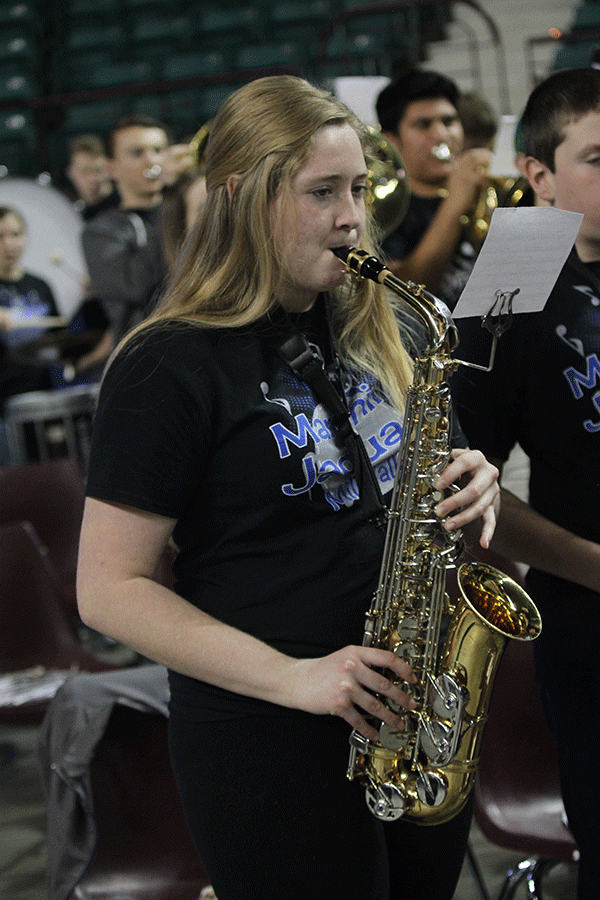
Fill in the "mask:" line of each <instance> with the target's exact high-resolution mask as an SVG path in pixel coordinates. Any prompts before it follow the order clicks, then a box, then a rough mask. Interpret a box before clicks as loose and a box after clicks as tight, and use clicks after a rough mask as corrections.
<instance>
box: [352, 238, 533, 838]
mask: <svg viewBox="0 0 600 900" xmlns="http://www.w3.org/2000/svg"><path fill="white" fill-rule="evenodd" d="M334 253H335V254H336V255H337V256H338V257H339V258H340V259H341V260H342V261H343V262H344V264H345V266H346V269H347V271H348V272H349V273H350V275H351V276H352V277H354V278H357V279H361V278H362V279H371V280H373V281H376V282H378V283H380V284H383V285H385V286H386V287H387V288H388V289H389V290H390V291H392V292H393V293H394V294H396V295H397V296H398V297H399V299H400V301H401V302H402V303H403V304H405V305H406V306H408V307H409V308H410V309H411V310H412V311H413V312H414V313H416V314H417V315H418V316H419V317H420V319H421V320H422V322H423V323H424V325H425V328H426V330H427V336H428V348H427V350H426V351H425V352H424V353H422V354H421V355H420V356H419V358H417V359H416V360H415V363H414V366H415V368H414V379H413V383H412V385H411V387H410V388H409V390H408V394H407V403H406V410H405V416H404V426H403V433H402V439H401V444H400V449H399V465H398V470H397V475H396V480H395V484H394V488H393V492H392V499H391V502H390V506H389V508H388V510H387V525H386V535H385V543H384V551H383V559H382V565H381V572H380V577H379V582H378V587H377V589H376V591H375V594H374V596H373V600H372V603H371V607H370V609H369V610H368V612H367V614H366V620H365V630H364V638H363V644H365V645H366V646H373V647H378V648H383V649H386V650H391V651H392V652H393V653H395V654H396V655H397V656H398V657H399V658H401V659H403V660H405V661H406V662H407V663H409V664H410V666H411V667H412V670H413V672H414V673H415V675H416V676H417V684H416V685H410V684H408V683H406V682H403V681H399V682H398V679H397V677H396V676H392V673H391V672H389V671H386V673H385V674H386V675H387V676H388V677H390V676H392V677H393V678H394V679H395V680H396V681H397V682H398V683H399V684H400V686H401V687H402V690H403V691H405V692H406V693H408V694H410V695H411V696H412V697H413V698H414V700H415V701H416V703H417V706H416V708H415V709H413V710H405V709H403V708H400V707H397V706H396V705H395V704H392V703H391V702H390V701H387V700H386V699H385V698H383V697H380V698H379V699H381V700H382V701H383V702H386V703H387V704H388V706H389V707H390V708H392V709H393V710H394V712H395V713H396V714H398V715H400V716H401V718H402V722H403V727H402V729H400V730H396V729H392V728H391V727H390V726H388V725H387V724H385V723H376V727H379V739H378V740H377V741H370V740H368V739H366V738H365V737H363V735H361V734H360V733H358V732H357V731H353V732H352V734H351V737H350V745H351V749H350V758H349V763H348V772H347V774H348V777H349V778H350V779H358V780H359V781H360V782H362V783H363V785H364V787H365V789H366V800H367V804H368V806H369V808H370V810H371V812H372V813H373V814H374V815H375V816H376V817H377V818H380V819H382V820H394V819H398V818H400V817H401V816H403V817H404V818H405V819H406V820H410V821H414V822H417V823H420V824H440V823H442V822H445V821H447V820H449V819H451V818H452V817H453V816H455V815H456V814H457V813H458V812H460V810H461V809H462V808H463V806H464V805H465V803H466V802H467V799H468V797H469V794H470V791H471V789H472V787H473V784H474V779H475V774H476V770H477V765H478V760H479V753H480V748H481V741H482V738H483V729H484V725H485V722H486V719H487V713H488V708H489V701H490V697H491V691H492V687H493V683H494V678H495V674H496V671H497V668H498V664H499V662H500V660H501V658H502V653H503V651H504V648H505V646H506V643H507V642H508V640H509V639H516V640H532V639H534V638H536V637H537V636H538V634H539V633H540V631H541V619H540V615H539V612H538V610H537V608H536V606H535V604H534V603H533V601H532V600H531V598H530V597H529V596H528V594H527V593H526V592H525V591H524V590H523V589H522V588H521V587H520V586H519V585H518V584H517V582H516V581H514V580H513V579H511V578H509V577H508V576H507V575H505V574H504V573H503V572H501V571H500V570H498V569H496V568H493V567H492V566H489V565H487V564H484V563H462V564H461V565H459V560H460V557H461V555H462V552H463V543H462V539H461V534H460V532H456V531H455V532H447V531H446V530H445V529H444V528H443V523H442V522H441V521H440V520H439V518H438V517H437V516H436V514H435V507H436V506H437V504H438V503H439V502H440V500H441V499H442V495H441V494H440V492H439V491H438V490H437V489H436V487H435V485H436V481H437V477H438V475H439V474H440V472H441V471H442V469H443V468H444V467H445V465H446V463H447V462H448V459H449V458H450V419H451V397H450V386H449V383H448V382H449V377H450V375H451V374H452V373H453V372H454V371H455V370H456V369H457V367H458V366H459V365H461V364H465V365H471V364H470V363H463V361H460V360H457V359H455V358H454V357H453V355H452V354H453V352H454V350H455V349H456V347H457V345H458V336H457V331H456V327H455V325H454V323H453V321H452V317H451V315H450V311H449V310H448V308H447V307H446V306H445V304H443V303H442V302H441V301H440V300H439V299H438V298H437V297H435V296H433V295H432V294H430V293H428V292H427V291H425V290H424V289H423V288H422V287H419V286H416V285H414V284H411V283H410V282H408V283H405V282H402V281H401V280H400V279H398V278H396V277H395V276H394V275H392V273H391V272H390V271H389V269H387V268H386V266H385V265H384V264H383V263H382V262H381V261H380V260H379V259H377V258H376V257H374V256H369V255H368V254H367V253H366V252H365V251H363V250H358V249H355V248H351V249H349V248H347V247H344V248H339V249H336V250H334ZM457 566H458V571H457V574H456V578H457V582H458V589H459V590H458V600H457V601H456V602H455V603H454V604H452V603H451V602H450V599H449V595H448V592H447V589H446V588H447V573H448V572H449V570H452V569H455V568H457Z"/></svg>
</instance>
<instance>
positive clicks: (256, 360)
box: [78, 76, 498, 900]
mask: <svg viewBox="0 0 600 900" xmlns="http://www.w3.org/2000/svg"><path fill="white" fill-rule="evenodd" d="M369 140H370V138H369V135H368V132H367V130H366V128H365V127H364V126H363V125H362V124H361V123H360V122H359V121H358V120H357V119H356V118H355V117H354V116H353V114H352V113H351V112H350V111H349V110H348V109H347V108H346V107H345V106H343V105H342V104H340V103H339V102H338V101H337V100H335V98H333V97H332V96H331V95H330V94H328V93H326V92H324V91H321V90H319V89H317V88H315V87H313V86H311V85H310V84H308V83H307V82H305V81H303V80H302V79H299V78H294V77H291V76H273V77H267V78H264V79H258V80H257V81H253V82H250V83H249V84H247V85H245V86H243V87H242V88H240V89H239V90H238V91H236V92H235V93H234V94H232V95H231V96H230V97H229V98H228V99H227V100H226V101H225V103H224V105H223V106H222V107H221V110H220V111H219V113H218V115H217V117H216V119H215V121H214V124H213V127H212V129H211V134H210V138H209V141H208V148H207V154H206V184H207V191H208V197H207V200H206V202H205V204H204V206H203V208H202V211H201V213H200V218H199V221H198V223H197V224H196V226H195V228H194V230H193V232H192V239H191V240H190V241H189V242H188V244H187V246H186V249H185V251H184V256H183V259H182V260H180V262H179V264H178V266H177V268H176V273H175V276H174V279H173V282H172V284H171V285H170V287H169V290H168V291H167V294H166V296H165V297H164V298H163V301H162V302H161V305H160V307H159V308H158V310H157V311H156V312H155V313H154V314H153V315H152V316H150V317H149V319H147V320H146V322H144V323H143V324H142V325H140V327H139V328H138V329H137V330H136V331H134V332H133V333H132V334H131V335H129V336H128V338H127V339H126V340H125V342H124V344H123V346H122V347H121V349H120V350H117V353H116V355H115V357H114V358H113V360H112V361H111V363H110V365H109V366H108V369H107V372H106V374H105V377H104V381H103V385H102V390H101V396H100V400H99V405H98V412H97V416H96V420H95V425H94V439H93V443H94V447H93V450H92V459H91V462H90V467H89V475H88V486H87V490H88V497H87V501H86V507H85V513H84V523H83V528H82V533H81V544H80V559H79V573H78V596H79V604H80V612H81V616H82V617H83V619H84V621H86V622H87V623H88V624H89V625H91V626H92V627H94V628H96V629H99V630H100V631H102V632H106V633H109V634H111V635H113V636H114V637H115V638H117V639H118V640H120V641H122V642H123V643H125V644H128V645H131V646H133V647H136V648H137V649H138V650H139V651H140V652H141V653H143V654H144V656H146V657H149V658H152V659H155V660H158V661H160V662H161V663H163V664H165V665H166V666H167V667H168V668H169V671H170V685H171V705H170V717H169V729H170V747H171V754H172V760H173V765H174V772H175V776H176V779H177V782H178V785H179V789H180V792H181V795H182V799H183V803H184V808H185V811H186V816H187V820H188V823H189V826H190V829H191V832H192V834H193V836H194V840H195V842H196V845H197V847H198V850H199V852H200V855H201V857H202V859H203V861H204V864H205V866H206V868H207V870H208V872H209V874H210V878H211V883H212V885H213V887H214V890H215V893H216V895H217V896H218V897H219V900H240V898H242V897H243V898H244V900H281V898H282V896H285V898H286V900H305V898H306V897H307V896H308V895H311V896H315V895H316V896H318V897H320V898H323V900H325V898H331V897H344V898H345V900H366V898H371V900H385V898H388V897H390V898H394V900H399V898H401V897H427V898H428V900H441V898H445V900H450V898H451V897H452V894H453V892H454V888H455V884H456V881H457V880H458V877H459V874H460V869H461V865H462V860H463V855H464V851H465V848H466V840H467V835H468V830H469V820H470V812H469V809H466V810H465V811H464V813H461V814H459V816H458V817H457V818H456V819H453V820H452V821H451V822H449V823H447V824H444V825H439V826H432V827H430V828H422V827H420V826H418V825H411V824H408V823H405V822H402V820H399V821H397V822H393V823H386V824H385V826H384V824H383V823H382V822H381V821H379V820H377V819H376V818H375V817H374V816H373V815H372V814H371V812H370V811H369V809H368V807H367V804H366V803H365V799H364V790H363V788H362V787H361V786H360V785H359V784H358V783H356V782H355V783H352V784H351V783H349V782H348V780H347V778H346V768H347V762H348V750H349V747H348V738H349V735H350V730H351V728H352V727H354V728H357V729H358V730H359V731H360V732H362V733H363V734H364V735H366V736H368V737H374V736H376V735H377V734H378V732H377V730H376V729H375V728H374V727H373V725H371V724H369V722H368V721H367V720H366V719H365V715H364V712H365V711H368V712H369V713H371V714H373V715H374V716H375V717H376V718H378V719H382V720H385V721H386V722H388V723H391V724H392V726H394V725H396V726H397V725H398V722H399V718H398V716H397V715H396V713H395V712H392V711H391V710H390V709H389V708H387V707H386V706H385V705H384V704H382V703H381V701H380V700H379V699H377V697H375V696H374V694H373V692H380V693H381V694H382V695H383V696H385V697H387V698H391V699H393V700H394V701H395V702H396V703H397V704H399V705H400V706H409V707H413V706H414V701H413V700H412V699H411V698H410V697H409V696H408V695H407V693H406V692H405V691H404V690H403V689H402V688H401V687H400V686H399V685H398V684H394V683H392V682H391V681H390V680H389V679H388V678H386V677H384V676H382V675H381V674H380V673H378V672H377V671H376V670H375V669H374V668H372V667H373V666H376V667H377V666H384V667H389V669H390V671H392V672H394V673H395V675H396V676H398V677H400V678H402V679H408V680H409V681H412V680H414V676H413V675H412V674H411V672H410V669H409V667H408V665H407V664H406V663H405V662H404V661H402V660H400V659H399V658H397V657H396V656H395V655H394V654H393V653H391V652H389V651H387V650H382V649H378V648H375V647H365V646H362V636H363V631H364V620H365V613H366V610H367V608H368V606H369V604H370V600H371V597H372V593H373V590H374V587H375V584H376V581H377V578H378V574H379V568H380V563H381V557H382V548H383V542H384V534H383V532H382V529H381V528H378V527H377V526H376V525H375V524H374V523H373V522H372V521H371V519H370V518H369V517H368V515H367V512H366V510H365V507H364V505H363V504H364V499H365V498H364V496H361V495H360V494H359V492H358V487H357V480H356V474H357V473H356V472H355V471H354V469H353V467H352V464H351V463H350V462H349V458H348V455H347V451H346V450H345V449H344V445H343V444H341V445H340V443H339V440H340V439H339V437H338V436H336V433H335V429H334V428H333V425H332V419H331V416H330V415H329V413H328V411H327V409H326V408H325V407H324V406H323V405H322V403H321V402H320V401H319V400H318V398H317V397H316V396H315V394H314V393H313V392H312V390H311V388H309V386H308V385H307V384H306V382H305V381H303V380H302V379H301V378H299V377H298V376H296V375H295V373H294V371H293V370H292V368H291V367H290V366H289V365H288V363H287V362H285V361H284V359H282V358H281V356H280V354H279V352H278V349H277V346H278V344H279V341H280V339H281V335H282V333H283V334H285V335H286V336H287V335H288V334H289V333H295V330H298V331H299V332H300V333H301V334H305V335H306V337H307V340H308V341H309V342H310V343H311V344H312V345H313V346H315V347H318V348H319V353H320V354H322V356H323V359H324V360H325V362H326V365H327V366H328V368H329V371H330V372H331V375H332V377H333V378H334V381H335V384H337V385H338V388H337V389H338V391H340V392H342V391H343V395H344V396H345V397H346V398H347V402H348V403H349V408H350V409H351V410H353V417H354V420H355V424H356V428H357V430H358V432H359V433H360V434H361V435H362V438H363V439H364V440H365V441H366V442H367V446H370V448H371V453H372V457H373V458H372V461H371V465H372V466H373V475H374V477H375V478H377V479H378V482H379V484H380V486H381V490H382V492H383V494H384V495H389V492H390V491H391V487H392V482H393V476H392V471H393V469H394V467H395V464H396V463H395V454H396V453H397V449H398V441H399V437H400V432H401V422H402V410H403V408H404V405H405V399H406V390H407V385H408V384H409V383H410V380H411V377H412V372H411V370H412V365H411V360H410V357H409V355H408V353H407V351H406V350H405V349H404V347H403V343H402V337H401V333H400V329H399V327H398V324H397V321H396V318H395V315H394V310H393V306H392V301H391V299H390V298H389V297H388V296H387V294H386V292H385V291H384V289H383V288H381V287H380V286H379V285H376V284H374V283H373V282H367V281H363V282H361V283H360V284H358V283H356V282H354V281H352V280H350V278H349V277H348V276H347V275H346V274H345V271H344V268H343V266H342V264H341V262H340V260H339V259H338V257H337V256H336V255H335V254H334V252H333V250H334V249H335V248H338V247H340V246H343V247H350V246H352V245H359V246H362V247H365V248H370V247H371V246H372V244H371V240H370V238H369V234H370V230H371V228H370V221H369V220H368V216H367V210H366V203H365V193H366V191H367V188H368V160H367V158H366V155H365V154H366V152H367V147H368V143H369ZM336 373H337V374H336ZM332 428H333V430H332ZM376 448H377V449H376ZM367 464H369V463H367ZM496 476H497V472H496V470H495V469H494V468H493V467H491V466H490V465H489V464H488V463H487V462H486V461H485V459H484V457H483V456H482V455H481V454H480V453H479V452H474V451H472V450H469V449H466V448H464V447H463V448H460V447H459V448H457V449H455V450H454V451H453V458H452V461H451V463H450V464H449V465H448V466H447V468H446V469H445V470H444V473H443V474H441V476H440V479H439V483H440V486H441V487H444V486H447V485H449V484H450V483H451V482H454V481H456V480H457V479H459V480H460V484H461V488H460V490H459V491H458V493H455V494H452V496H449V497H448V498H447V499H445V500H444V501H443V502H442V503H441V504H440V508H439V510H438V511H439V514H440V516H441V517H447V518H446V520H445V524H446V527H448V528H453V527H457V526H463V525H470V526H471V527H472V528H473V529H474V531H475V534H474V537H475V538H476V539H478V540H480V541H481V542H482V544H484V545H486V544H487V543H488V542H489V540H490V538H491V536H492V533H493V530H494V521H495V514H496V510H495V502H496V496H497V490H498V488H497V482H496ZM171 538H172V539H173V542H174V543H175V545H176V546H177V548H178V555H177V558H176V561H175V565H174V572H175V581H176V586H175V590H174V591H172V590H170V589H168V588H167V587H165V586H163V585H161V584H157V583H155V581H154V580H153V575H154V572H155V571H156V568H157V563H158V561H159V560H160V559H161V557H162V554H163V551H164V548H165V546H166V544H167V542H168V541H169V540H170V539H171ZM388 842H389V843H388ZM388 849H389V858H388Z"/></svg>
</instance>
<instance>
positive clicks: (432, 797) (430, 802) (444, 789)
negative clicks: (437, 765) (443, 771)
mask: <svg viewBox="0 0 600 900" xmlns="http://www.w3.org/2000/svg"><path fill="white" fill-rule="evenodd" d="M416 788H417V797H418V798H419V800H420V801H421V803H422V804H423V805H424V806H428V807H430V808H431V807H435V806H441V804H442V803H443V802H444V800H445V799H446V795H447V794H448V786H447V784H446V782H445V781H444V779H443V778H442V776H441V775H439V774H438V773H437V772H425V771H422V772H421V774H420V775H419V777H418V778H417V784H416Z"/></svg>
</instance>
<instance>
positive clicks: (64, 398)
mask: <svg viewBox="0 0 600 900" xmlns="http://www.w3.org/2000/svg"><path fill="white" fill-rule="evenodd" d="M98 390H99V387H98V385H76V386H74V387H67V388H63V389H62V390H57V391H31V392H30V393H27V394H17V395H16V396H14V397H11V398H10V399H9V400H7V402H6V418H5V422H6V432H7V438H8V450H9V456H10V462H11V463H12V464H13V465H20V464H22V463H28V462H45V461H46V460H49V459H58V458H61V457H65V456H68V457H71V458H72V459H75V460H77V462H78V463H79V465H80V466H81V468H82V470H83V471H84V472H86V471H87V466H88V461H89V455H90V443H91V439H92V422H93V419H94V411H95V408H96V401H97V398H98Z"/></svg>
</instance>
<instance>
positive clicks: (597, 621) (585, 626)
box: [528, 572, 600, 900]
mask: <svg viewBox="0 0 600 900" xmlns="http://www.w3.org/2000/svg"><path fill="white" fill-rule="evenodd" d="M528 588H529V589H530V592H531V595H532V597H533V599H534V600H535V602H536V604H537V605H538V607H539V610H540V613H541V615H542V623H543V624H542V633H541V635H540V637H539V638H538V639H537V640H536V641H535V642H534V645H533V648H534V654H535V660H536V672H537V677H538V681H539V685H540V691H541V696H542V701H543V704H544V711H545V713H546V718H547V721H548V725H549V726H550V730H551V731H552V734H553V736H554V739H555V741H556V746H557V750H558V765H559V772H560V784H561V793H562V797H563V801H564V805H565V810H566V813H567V818H568V820H569V827H570V829H571V832H572V834H573V836H574V838H575V840H576V841H577V845H578V848H579V852H580V859H579V867H578V883H577V898H578V900H598V897H600V738H599V735H600V668H599V667H598V634H599V631H600V607H599V600H600V597H599V595H598V594H596V593H593V592H592V591H586V590H585V588H579V587H577V586H576V585H573V584H569V583H568V582H560V581H559V580H558V579H551V578H550V577H549V576H542V575H541V574H540V573H537V572H536V573H534V572H530V573H529V575H528Z"/></svg>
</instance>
